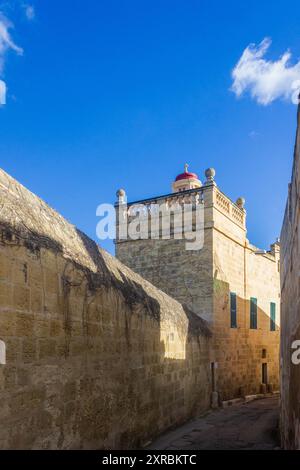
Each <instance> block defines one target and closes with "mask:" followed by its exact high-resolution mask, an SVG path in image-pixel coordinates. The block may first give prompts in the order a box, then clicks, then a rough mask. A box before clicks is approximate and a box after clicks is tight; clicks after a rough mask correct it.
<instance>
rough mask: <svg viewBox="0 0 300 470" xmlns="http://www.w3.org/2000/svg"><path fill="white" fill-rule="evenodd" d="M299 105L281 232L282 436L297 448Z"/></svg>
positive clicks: (299, 433) (299, 368) (299, 438)
mask: <svg viewBox="0 0 300 470" xmlns="http://www.w3.org/2000/svg"><path fill="white" fill-rule="evenodd" d="M299 192H300V106H299V107H298V128H297V136H296V145H295V153H294V165H293V172H292V178H291V183H290V185H289V194H288V201H287V205H286V210H285V216H284V222H283V226H282V232H281V247H282V249H281V253H282V255H281V347H280V348H281V358H280V361H281V436H282V445H283V447H284V448H286V449H300V408H299V403H300V365H296V364H293V363H292V361H291V357H292V353H293V349H292V343H293V342H294V341H296V340H300V282H299V281H300V279H299V273H300V238H299V235H300V210H299Z"/></svg>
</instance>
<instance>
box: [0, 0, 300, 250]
mask: <svg viewBox="0 0 300 470" xmlns="http://www.w3.org/2000/svg"><path fill="white" fill-rule="evenodd" d="M27 7H33V8H34V13H35V14H34V15H28V14H27V16H26V12H27V13H28V10H27ZM0 10H1V11H2V13H3V14H4V15H5V17H6V18H9V20H10V21H11V22H12V23H13V24H14V29H10V35H11V37H12V38H13V41H14V44H15V45H17V46H18V47H20V48H22V49H23V54H20V53H18V51H16V50H12V49H10V50H8V51H7V53H6V54H5V63H4V65H3V71H2V77H0V78H2V80H3V81H5V83H6V85H7V94H6V104H5V105H3V106H1V107H0V166H1V167H2V168H3V169H4V170H5V171H7V172H8V173H10V174H11V175H12V176H14V177H15V178H17V179H18V180H19V181H20V182H22V183H23V184H24V185H25V186H27V187H28V188H29V189H31V190H32V191H33V192H35V193H36V194H38V195H39V196H41V197H42V198H43V199H45V200H46V201H47V202H48V203H49V204H50V205H51V206H53V207H54V208H55V209H57V210H58V211H59V212H61V213H62V214H63V215H64V216H65V217H66V218H67V219H68V220H70V221H71V222H72V223H74V224H76V225H77V226H78V227H79V228H80V229H82V230H83V231H85V232H86V233H87V234H88V235H90V236H91V237H92V238H95V237H96V234H95V229H96V224H97V218H96V207H97V205H98V204H100V203H102V202H114V201H115V192H116V190H117V189H118V188H119V187H123V188H125V189H126V192H127V194H128V199H129V200H135V199H141V198H143V197H145V198H146V197H151V196H153V195H158V194H165V193H168V192H169V191H170V188H171V182H172V180H173V179H174V177H175V176H176V175H177V174H178V173H180V172H181V171H182V169H183V165H184V163H185V162H188V163H189V164H190V167H189V168H190V170H191V171H195V172H197V173H198V175H199V177H200V179H202V180H203V179H204V175H203V173H204V170H205V169H206V168H207V167H209V166H213V167H214V168H215V169H216V182H217V184H218V185H219V187H220V188H221V189H222V190H223V191H224V192H225V193H226V194H228V195H229V196H230V197H231V198H232V199H234V200H235V199H236V198H237V197H238V196H244V197H245V199H246V209H247V220H248V237H249V239H250V240H251V242H252V243H254V244H256V245H258V246H260V247H263V248H268V245H269V244H270V243H271V242H273V241H274V239H275V238H276V236H278V235H279V232H280V227H281V222H282V217H283V210H284V206H285V199H286V194H287V184H288V181H289V178H290V173H291V164H292V153H293V146H294V136H295V127H296V106H295V105H294V104H292V103H291V100H290V99H281V98H280V97H279V98H278V99H274V100H273V101H272V102H271V103H269V104H268V105H261V104H258V103H257V99H255V97H254V98H253V97H251V95H250V93H247V92H246V93H244V94H243V95H242V96H241V97H240V98H237V97H236V95H235V94H234V93H233V92H232V91H230V87H231V86H232V77H231V72H232V70H233V68H234V67H235V65H236V64H237V62H238V61H239V59H240V58H241V56H242V54H243V51H244V50H245V48H246V47H247V46H248V45H249V44H250V43H255V44H256V45H258V44H259V43H261V41H262V40H263V39H264V38H267V37H269V38H271V39H272V44H271V45H270V46H269V49H268V51H267V52H266V59H267V60H270V61H276V60H278V59H279V58H280V56H281V55H282V54H283V53H284V52H285V51H286V50H287V49H290V51H291V54H292V57H291V59H290V62H291V64H295V63H297V61H298V60H299V57H300V40H299V39H300V37H299V35H300V34H299V24H300V9H299V5H298V2H296V1H289V2H286V1H285V2H283V1H281V0H279V1H276V2H271V1H268V2H261V1H260V2H258V1H249V2H240V1H239V2H238V1H227V2H221V1H218V2H214V1H210V2H209V1H200V0H198V1H193V0H189V1H188V2H187V1H182V0H181V1H177V0H172V1H169V0H164V1H161V0H159V1H157V0H151V1H148V0H143V1H142V2H141V1H133V0H128V1H115V0H110V1H109V2H108V1H104V0H88V1H85V2H84V1H83V0H60V1H58V0H51V1H47V2H46V1H41V0H35V1H33V2H29V3H26V2H21V1H17V0H15V1H10V2H3V1H2V2H1V1H0ZM31 11H33V10H31ZM0 45H1V43H0ZM0 50H1V48H0ZM0 68H1V67H0ZM101 244H102V246H104V247H105V248H107V249H109V250H110V251H113V244H112V243H111V242H105V243H103V242H102V243H101Z"/></svg>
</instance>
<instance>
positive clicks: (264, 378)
mask: <svg viewBox="0 0 300 470" xmlns="http://www.w3.org/2000/svg"><path fill="white" fill-rule="evenodd" d="M261 383H263V384H266V385H267V383H268V364H267V363H266V362H265V363H263V364H262V369H261Z"/></svg>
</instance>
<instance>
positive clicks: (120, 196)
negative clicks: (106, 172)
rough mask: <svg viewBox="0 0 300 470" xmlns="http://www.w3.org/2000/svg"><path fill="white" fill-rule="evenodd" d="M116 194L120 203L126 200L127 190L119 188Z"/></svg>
mask: <svg viewBox="0 0 300 470" xmlns="http://www.w3.org/2000/svg"><path fill="white" fill-rule="evenodd" d="M116 195H117V198H118V201H119V202H120V203H122V202H124V201H125V198H126V192H125V190H124V189H118V191H117V193H116Z"/></svg>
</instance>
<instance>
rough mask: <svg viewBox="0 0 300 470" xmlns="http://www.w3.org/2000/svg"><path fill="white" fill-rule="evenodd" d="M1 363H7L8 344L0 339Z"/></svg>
mask: <svg viewBox="0 0 300 470" xmlns="http://www.w3.org/2000/svg"><path fill="white" fill-rule="evenodd" d="M0 364H2V365H4V364H6V346H5V343H4V341H1V340H0Z"/></svg>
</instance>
